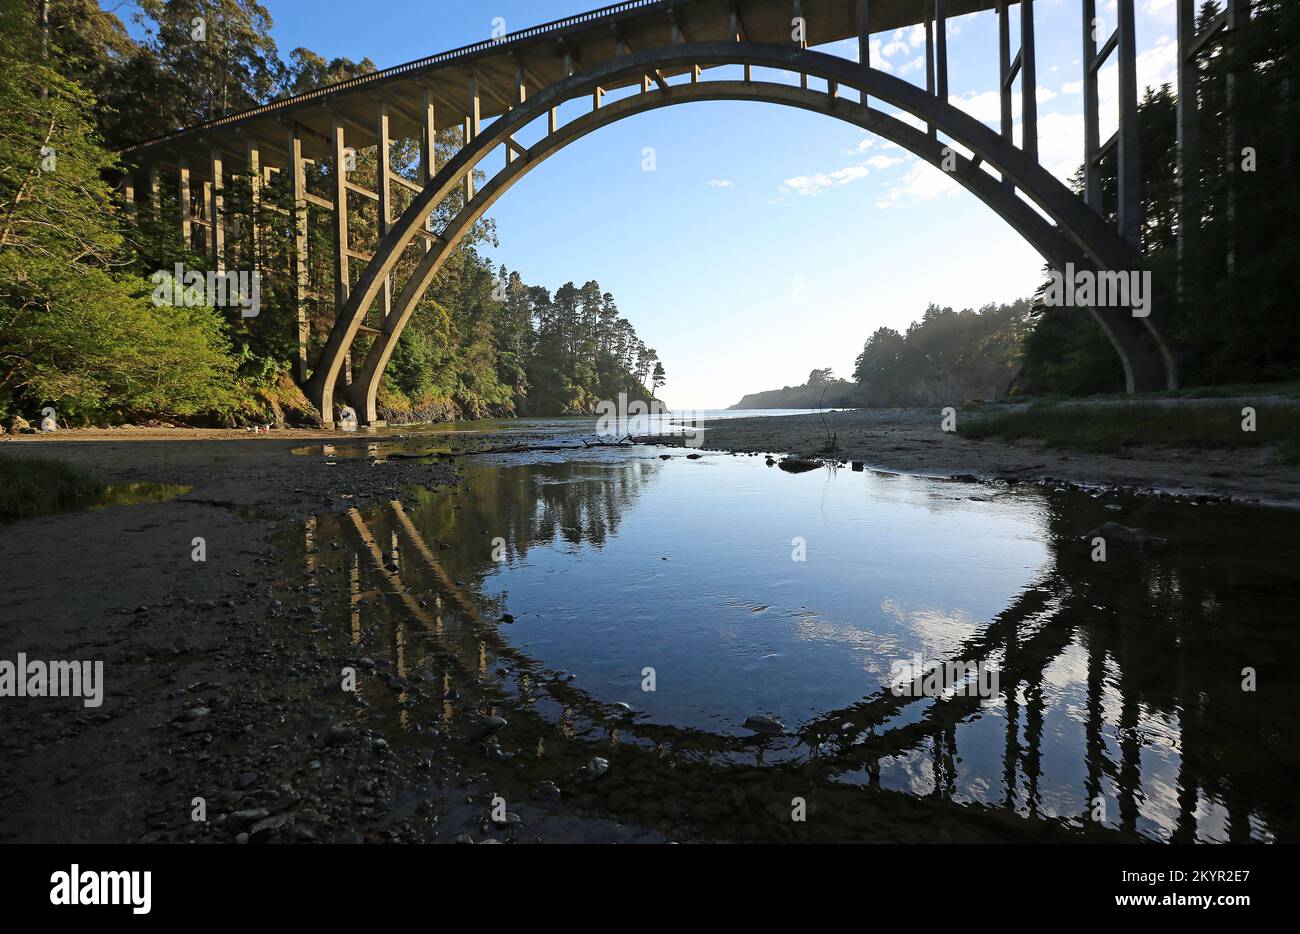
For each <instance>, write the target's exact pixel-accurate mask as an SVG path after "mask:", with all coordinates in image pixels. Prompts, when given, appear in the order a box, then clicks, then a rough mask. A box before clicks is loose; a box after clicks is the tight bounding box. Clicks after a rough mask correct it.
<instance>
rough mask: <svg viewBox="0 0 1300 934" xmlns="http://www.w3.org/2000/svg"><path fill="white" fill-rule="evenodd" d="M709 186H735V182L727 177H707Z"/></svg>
mask: <svg viewBox="0 0 1300 934" xmlns="http://www.w3.org/2000/svg"><path fill="white" fill-rule="evenodd" d="M708 184H709V187H710V188H735V187H736V183H735V182H733V181H732V180H731V179H729V178H711V179H709V182H708Z"/></svg>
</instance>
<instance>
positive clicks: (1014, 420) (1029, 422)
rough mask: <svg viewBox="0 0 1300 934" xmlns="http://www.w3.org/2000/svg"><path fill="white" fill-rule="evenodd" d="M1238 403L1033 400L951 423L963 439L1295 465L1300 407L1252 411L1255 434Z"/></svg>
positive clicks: (1274, 406) (1299, 456) (1299, 445)
mask: <svg viewBox="0 0 1300 934" xmlns="http://www.w3.org/2000/svg"><path fill="white" fill-rule="evenodd" d="M1244 405H1245V403H1241V402H1239V401H1238V402H1223V403H1219V402H1204V403H1178V402H1169V403H1159V402H1120V401H1116V402H1107V403H1086V402H1038V403H1034V404H1031V405H1030V406H1029V407H1028V408H1024V409H1018V410H1012V411H993V412H988V411H984V412H979V413H977V414H975V415H973V416H967V417H966V418H964V419H959V420H958V425H957V431H958V433H960V434H961V435H963V436H965V437H967V438H975V439H981V438H998V439H1001V440H1004V441H1015V440H1019V439H1022V438H1027V439H1034V440H1038V441H1042V442H1043V443H1044V444H1046V445H1047V446H1048V447H1053V448H1073V449H1075V450H1078V451H1086V452H1088V453H1091V454H1119V453H1122V452H1123V451H1124V450H1125V448H1129V447H1141V446H1146V447H1177V448H1226V449H1241V448H1248V447H1274V448H1276V449H1277V451H1278V455H1279V458H1280V460H1281V461H1282V462H1283V463H1291V464H1294V463H1300V406H1293V405H1284V404H1282V405H1279V404H1262V405H1256V406H1254V409H1255V430H1254V431H1243V430H1242V421H1243V416H1242V408H1243V407H1244Z"/></svg>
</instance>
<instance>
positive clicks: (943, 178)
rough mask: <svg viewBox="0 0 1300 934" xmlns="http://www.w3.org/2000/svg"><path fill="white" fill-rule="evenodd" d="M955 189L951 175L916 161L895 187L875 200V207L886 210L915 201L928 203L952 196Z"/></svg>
mask: <svg viewBox="0 0 1300 934" xmlns="http://www.w3.org/2000/svg"><path fill="white" fill-rule="evenodd" d="M957 187H958V186H957V182H956V181H954V180H953V177H952V175H950V174H949V173H947V172H944V171H941V170H940V169H936V168H935V167H934V166H932V165H930V163H928V162H919V161H918V162H917V163H916V165H914V166H913V167H912V168H911V169H910V170H909V171H908V172H907V174H906V175H904V176H903V178H902V180H901V181H899V183H898V184H897V185H893V186H891V187H890V188H889V190H888V191H887V192H885V194H884V196H883V197H881V198H878V199H877V200H876V207H877V208H881V209H887V208H896V207H902V206H903V205H904V204H908V203H912V202H916V201H930V200H932V199H934V198H938V197H940V196H942V195H949V194H952V193H953V192H954V191H956V190H957Z"/></svg>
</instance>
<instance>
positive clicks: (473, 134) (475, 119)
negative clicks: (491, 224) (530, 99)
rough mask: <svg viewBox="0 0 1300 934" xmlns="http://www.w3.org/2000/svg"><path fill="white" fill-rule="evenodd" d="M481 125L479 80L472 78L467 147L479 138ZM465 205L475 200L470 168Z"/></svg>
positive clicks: (465, 134) (470, 80)
mask: <svg viewBox="0 0 1300 934" xmlns="http://www.w3.org/2000/svg"><path fill="white" fill-rule="evenodd" d="M479 125H480V110H479V95H478V78H476V77H473V76H471V77H470V79H469V113H468V114H466V116H465V131H464V134H463V135H464V139H465V145H466V146H468V145H469V144H470V143H472V142H474V140H475V139H477V138H478V131H479ZM464 186H465V187H464V190H465V203H466V204H469V202H470V201H471V200H473V198H474V167H473V166H470V167H469V169H468V170H467V171H466V172H465V182H464Z"/></svg>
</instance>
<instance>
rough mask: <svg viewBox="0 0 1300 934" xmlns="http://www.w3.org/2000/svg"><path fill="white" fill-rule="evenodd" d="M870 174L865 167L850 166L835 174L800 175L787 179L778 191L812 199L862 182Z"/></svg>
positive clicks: (836, 171) (838, 170)
mask: <svg viewBox="0 0 1300 934" xmlns="http://www.w3.org/2000/svg"><path fill="white" fill-rule="evenodd" d="M870 174H871V172H870V170H868V168H867V167H866V166H865V165H850V166H846V167H845V168H842V169H836V170H835V171H834V172H818V173H817V174H816V175H799V176H796V177H794V178H787V179H786V180H785V181H784V182H782V183H781V185H780V186H779V189H778V190H779V191H780V192H781V193H782V194H786V195H802V196H805V197H810V198H812V197H816V196H817V195H819V194H821V193H822V192H823V191H829V190H830V189H832V188H839V187H840V186H841V185H847V184H849V183H850V182H856V181H860V180H861V179H864V178H866V177H867V176H868V175H870Z"/></svg>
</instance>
